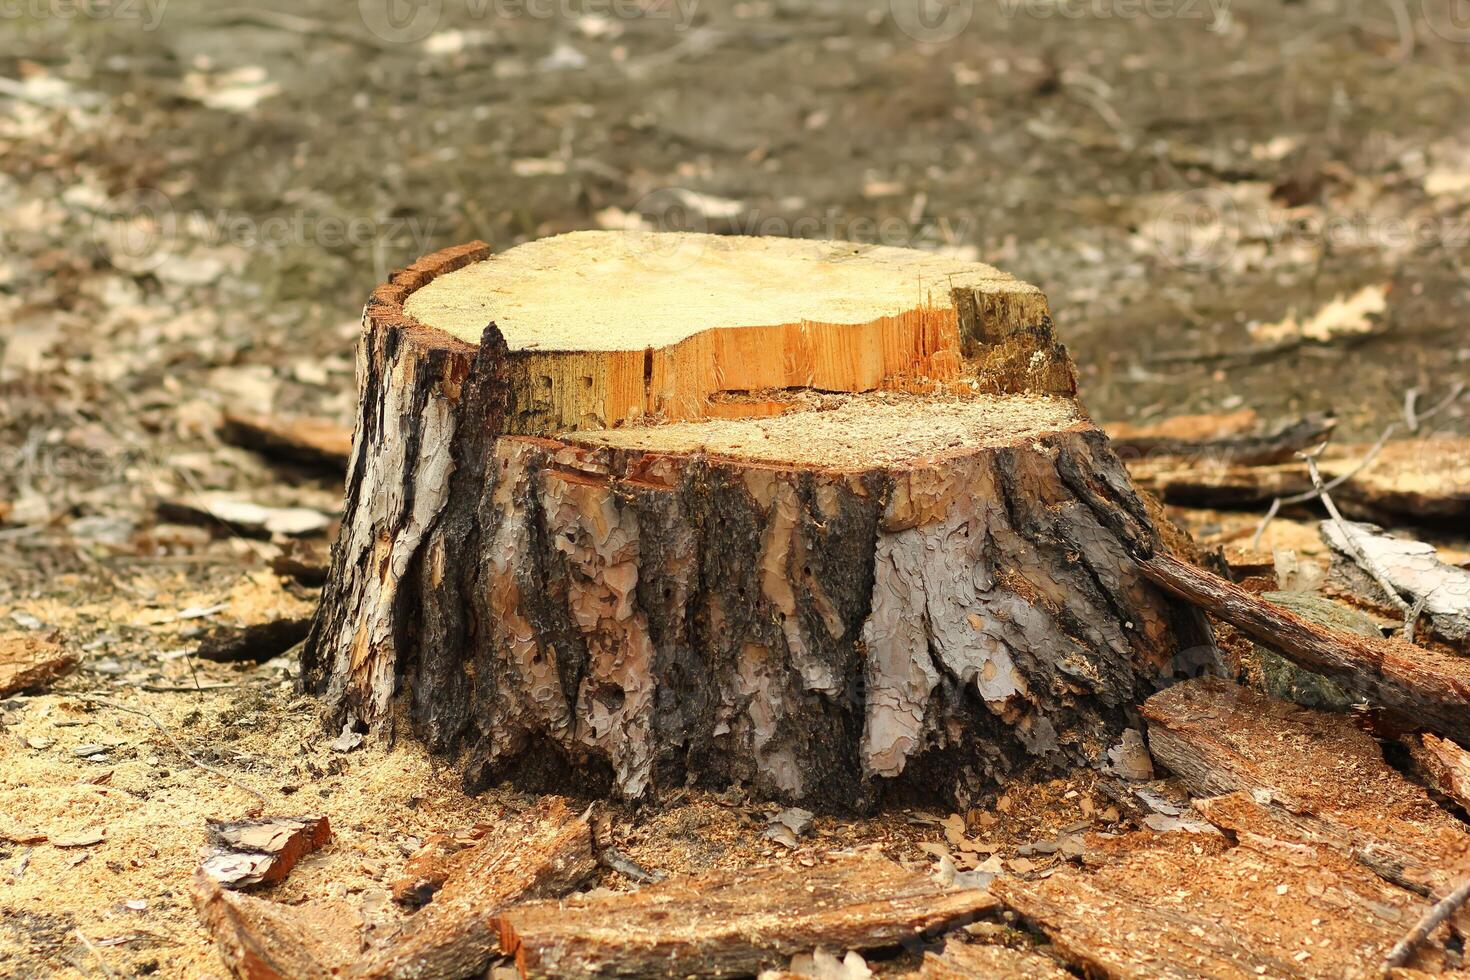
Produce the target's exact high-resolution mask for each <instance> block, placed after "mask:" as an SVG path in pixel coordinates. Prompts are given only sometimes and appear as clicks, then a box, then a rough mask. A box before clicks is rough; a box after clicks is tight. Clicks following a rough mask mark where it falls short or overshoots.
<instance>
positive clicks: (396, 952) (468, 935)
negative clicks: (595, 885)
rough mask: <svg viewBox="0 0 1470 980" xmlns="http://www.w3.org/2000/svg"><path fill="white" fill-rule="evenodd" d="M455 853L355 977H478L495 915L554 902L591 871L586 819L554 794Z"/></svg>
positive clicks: (491, 949) (489, 953)
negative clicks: (438, 880) (425, 900)
mask: <svg viewBox="0 0 1470 980" xmlns="http://www.w3.org/2000/svg"><path fill="white" fill-rule="evenodd" d="M463 853H464V857H463V858H462V859H461V860H459V861H457V862H456V866H455V868H454V869H453V870H452V871H451V872H450V873H449V875H448V876H447V878H446V879H445V881H444V884H443V887H441V888H440V889H439V891H438V892H437V893H436V894H435V895H434V897H433V900H432V901H431V902H430V903H429V904H428V905H427V906H426V907H424V908H423V909H421V910H420V911H419V912H418V913H416V914H415V915H414V916H413V917H412V918H410V919H409V920H408V921H407V922H406V923H405V924H404V925H403V928H402V929H401V930H400V931H399V932H398V933H397V934H396V935H393V936H390V937H388V938H387V940H386V941H385V942H384V943H383V944H382V945H381V946H379V947H378V950H377V952H376V953H375V954H374V955H372V956H370V957H368V958H367V959H366V960H365V961H364V962H363V963H362V964H360V965H359V967H358V968H357V970H356V971H355V973H354V975H355V976H357V977H361V978H364V980H368V978H383V980H387V978H394V980H397V978H404V980H408V978H413V980H455V978H458V977H466V976H479V975H480V974H482V973H483V972H484V971H485V968H486V966H488V965H489V963H490V961H491V959H493V958H494V956H495V954H496V951H497V933H496V927H495V926H494V925H493V921H492V920H493V917H494V916H495V914H496V913H497V912H499V911H501V910H502V909H504V908H505V907H506V906H508V905H510V904H512V903H514V902H521V901H526V900H529V899H558V898H560V897H561V896H563V895H565V894H566V893H568V892H570V891H571V890H572V889H573V888H576V887H577V886H578V885H580V884H582V882H584V881H586V880H587V879H588V878H589V877H591V876H592V874H593V873H594V872H595V871H596V869H597V862H596V859H595V858H594V857H593V851H592V828H591V826H590V825H589V824H588V822H587V819H586V817H585V816H578V815H576V814H575V813H573V812H572V811H571V810H570V809H569V808H568V807H567V805H566V803H565V801H563V800H561V799H559V798H556V797H552V798H550V799H548V800H547V801H546V802H544V803H543V804H542V805H541V806H540V807H538V808H536V809H534V810H532V811H531V812H529V813H527V814H526V815H524V816H523V817H522V818H520V819H519V820H518V821H516V822H515V823H514V824H512V825H511V826H508V827H502V828H499V829H498V830H497V832H496V833H495V834H494V835H493V836H486V837H485V839H483V840H481V841H480V842H478V843H476V844H473V845H471V847H469V848H468V849H467V850H466V851H465V852H463Z"/></svg>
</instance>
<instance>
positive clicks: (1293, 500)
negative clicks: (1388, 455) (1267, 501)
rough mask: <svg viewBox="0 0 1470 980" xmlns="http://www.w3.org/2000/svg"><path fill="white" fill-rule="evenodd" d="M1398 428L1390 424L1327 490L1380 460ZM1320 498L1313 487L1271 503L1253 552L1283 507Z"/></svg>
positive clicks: (1259, 528) (1341, 483)
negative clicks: (1379, 455) (1356, 462)
mask: <svg viewBox="0 0 1470 980" xmlns="http://www.w3.org/2000/svg"><path fill="white" fill-rule="evenodd" d="M1398 428H1399V424H1398V423H1397V422H1393V423H1390V424H1389V426H1388V428H1386V429H1384V430H1383V434H1382V435H1380V436H1379V437H1378V441H1377V442H1375V443H1374V444H1373V445H1372V446H1371V447H1370V448H1369V449H1368V451H1367V452H1366V453H1364V454H1363V458H1362V459H1360V460H1358V465H1357V466H1354V467H1353V468H1352V469H1350V470H1348V471H1347V472H1346V473H1344V474H1342V475H1341V476H1336V477H1333V478H1332V479H1331V480H1329V481H1328V482H1327V489H1328V490H1336V489H1337V488H1338V487H1340V486H1342V485H1343V484H1344V483H1346V482H1347V481H1349V480H1351V479H1352V478H1353V477H1355V476H1357V475H1358V474H1359V473H1361V472H1363V471H1364V470H1365V469H1367V468H1368V467H1369V465H1371V464H1372V462H1373V461H1374V460H1375V459H1377V458H1378V454H1379V453H1381V452H1382V451H1383V447H1384V446H1386V445H1388V439H1389V437H1390V436H1392V435H1393V434H1394V433H1395V432H1397V431H1398ZM1326 448H1327V444H1326V443H1323V446H1322V449H1326ZM1322 449H1319V450H1317V452H1318V453H1319V454H1320V453H1321V452H1322ZM1318 496H1319V494H1318V492H1317V489H1316V488H1315V487H1313V488H1312V489H1311V490H1305V491H1303V492H1301V493H1297V494H1292V495H1291V496H1289V497H1277V498H1276V499H1275V500H1273V501H1271V509H1270V510H1268V511H1266V516H1265V517H1263V518H1261V523H1260V524H1259V525H1258V526H1257V527H1256V534H1255V537H1253V538H1251V550H1252V551H1256V550H1258V549H1259V548H1260V547H1261V535H1263V534H1265V533H1266V526H1267V525H1268V524H1270V523H1271V521H1272V519H1274V518H1275V517H1276V515H1277V514H1278V513H1280V512H1281V508H1282V507H1285V506H1288V505H1291V504H1305V503H1309V502H1311V501H1313V500H1316V499H1317V497H1318Z"/></svg>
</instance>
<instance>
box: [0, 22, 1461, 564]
mask: <svg viewBox="0 0 1470 980" xmlns="http://www.w3.org/2000/svg"><path fill="white" fill-rule="evenodd" d="M0 23H3V30H0V155H3V160H4V170H3V174H0V243H3V252H0V323H3V332H0V351H3V355H0V385H3V393H4V399H3V403H0V450H3V451H4V453H5V454H6V459H7V460H8V461H9V462H10V464H11V465H8V466H4V467H0V499H3V500H4V501H5V502H6V505H7V507H6V510H7V513H5V514H3V515H0V518H3V519H4V520H5V521H6V522H7V524H6V525H4V527H5V528H6V529H5V530H0V540H7V539H8V540H10V541H11V542H12V543H14V542H17V541H18V542H21V544H19V545H16V546H17V547H29V546H30V545H36V546H37V547H39V545H40V544H41V543H42V542H43V541H44V540H45V538H46V535H48V534H50V533H52V532H53V531H56V530H57V529H58V528H62V527H63V526H71V527H73V528H74V529H76V532H77V533H79V534H81V535H83V538H84V539H85V535H88V534H90V535H93V536H99V535H100V536H101V537H100V540H103V541H109V540H125V539H129V536H130V535H134V534H136V532H137V528H138V517H137V514H138V513H142V512H148V513H152V510H153V508H154V505H156V504H157V503H158V502H159V500H160V499H163V498H166V497H167V496H168V494H169V493H171V492H184V491H186V490H189V489H190V488H194V489H196V490H216V489H221V490H232V489H238V488H240V487H251V486H254V485H256V484H259V485H261V486H262V487H263V488H264V489H262V491H261V493H262V494H263V495H264V497H271V496H272V494H275V495H276V496H281V495H283V494H284V495H285V496H286V497H288V498H289V500H287V501H286V502H288V503H291V504H293V505H298V504H306V505H309V506H319V507H320V508H321V509H322V510H323V511H324V512H327V513H331V512H333V510H334V509H335V504H334V500H335V497H336V494H337V493H338V483H337V481H336V480H335V479H323V480H321V481H319V482H318V483H317V484H312V483H311V482H310V481H309V480H293V481H287V482H290V483H291V486H290V487H289V488H286V489H283V488H280V487H274V486H273V485H274V484H276V483H280V482H282V481H280V480H279V479H277V476H278V474H273V473H270V472H266V471H265V470H263V468H262V467H263V464H262V463H261V462H260V461H259V460H258V459H257V458H254V457H251V456H249V455H248V454H244V453H240V452H238V451H233V450H227V449H226V448H225V447H222V446H221V444H220V442H219V440H218V437H217V434H216V432H217V429H218V422H219V413H220V411H221V410H222V409H224V408H235V409H240V410H245V411H258V412H270V413H281V414H286V415H304V416H316V417H322V418H326V419H331V420H335V421H337V422H338V423H341V424H344V425H346V424H350V423H351V420H352V411H353V408H354V393H353V383H352V379H353V348H354V343H355V339H356V335H357V332H358V313H359V310H360V308H361V304H362V302H363V300H364V298H365V297H366V296H367V294H368V292H369V291H370V289H371V288H372V286H373V285H374V284H375V283H377V282H379V281H381V280H382V279H383V278H384V277H385V276H386V275H387V274H388V273H389V272H390V271H391V270H392V269H393V268H395V267H398V266H402V265H404V264H406V263H408V262H409V261H411V260H412V259H414V258H415V257H416V256H418V255H420V254H422V253H424V252H427V251H430V250H433V249H436V248H440V247H442V246H445V245H449V244H453V243H458V242H463V241H466V240H470V239H476V238H479V239H483V240H485V241H487V242H489V243H491V244H492V245H493V246H495V247H496V248H506V247H509V246H512V245H514V244H516V243H517V242H521V241H525V240H527V239H529V238H534V237H537V236H542V235H549V234H554V233H557V232H561V231H565V230H569V229H576V228H589V227H604V228H620V227H621V228H629V227H638V228H656V229H691V230H707V231H712V232H717V233H722V234H776V235H797V236H804V237H820V238H843V239H850V240H855V241H863V242H878V243H882V244H889V245H904V246H913V247H918V248H926V249H934V250H940V251H945V252H949V253H952V254H955V255H959V256H965V257H970V258H977V259H981V260H984V261H987V262H990V263H993V264H996V265H998V266H1000V267H1002V268H1004V269H1006V270H1007V271H1010V272H1013V273H1015V274H1016V275H1018V276H1020V277H1022V278H1025V279H1027V280H1030V281H1032V282H1035V283H1037V284H1039V285H1040V286H1041V287H1042V288H1044V289H1045V290H1046V292H1047V293H1048V294H1049V296H1050V298H1051V300H1052V305H1053V308H1054V310H1055V314H1056V319H1057V322H1058V325H1059V328H1060V330H1061V333H1062V336H1063V337H1064V339H1065V340H1066V341H1067V342H1068V344H1069V345H1070V346H1071V348H1072V350H1073V353H1074V355H1075V357H1076V359H1077V361H1078V363H1079V365H1080V366H1081V369H1082V373H1083V378H1082V381H1083V388H1084V393H1085V397H1086V401H1087V404H1088V406H1089V408H1090V409H1091V410H1092V412H1093V413H1094V414H1095V415H1096V416H1098V417H1099V418H1101V419H1104V420H1107V421H1115V420H1126V421H1130V422H1137V423H1148V422H1150V421H1154V420H1157V419H1159V418H1162V417H1164V416H1168V415H1173V414H1177V413H1180V412H1230V411H1236V410H1240V409H1243V408H1249V409H1254V410H1256V411H1257V412H1258V413H1260V416H1261V417H1262V418H1263V419H1265V420H1267V421H1270V420H1275V419H1284V418H1287V417H1290V416H1295V415H1299V414H1300V413H1304V412H1308V411H1319V410H1334V411H1336V412H1337V414H1338V415H1339V417H1340V418H1341V420H1342V422H1341V426H1340V429H1339V433H1340V434H1341V435H1345V436H1347V437H1351V438H1357V439H1371V438H1373V437H1374V436H1376V435H1377V433H1378V432H1379V431H1380V430H1381V428H1382V427H1383V426H1384V424H1386V422H1387V421H1389V420H1392V419H1394V418H1397V417H1398V416H1399V414H1400V412H1401V406H1402V404H1403V402H1404V399H1405V396H1406V393H1407V392H1408V391H1410V390H1411V389H1413V390H1417V391H1418V392H1419V394H1420V395H1421V396H1422V397H1423V399H1424V402H1423V404H1430V403H1434V402H1436V401H1438V400H1439V399H1440V397H1441V396H1442V395H1443V394H1444V393H1446V392H1448V391H1450V390H1451V385H1453V384H1454V383H1455V382H1456V381H1457V380H1459V379H1462V378H1464V377H1465V375H1466V373H1467V370H1470V330H1467V323H1470V285H1467V277H1466V261H1467V246H1470V111H1467V110H1470V7H1467V6H1466V3H1465V0H1300V2H1278V0H952V2H939V0H846V2H836V0H832V2H821V0H815V2H807V0H779V2H766V0H747V2H728V0H419V2H413V0H361V2H354V3H343V2H334V3H327V2H324V0H305V2H297V3H279V4H250V5H245V4H241V5H231V4H226V3H223V2H219V3H203V2H197V0H105V2H104V0H0ZM1463 411H1464V409H1463V406H1462V405H1458V404H1457V405H1452V406H1450V407H1449V410H1448V411H1446V412H1443V413H1441V414H1440V415H1439V416H1437V417H1436V420H1435V422H1436V426H1437V427H1438V430H1440V431H1448V432H1458V433H1459V434H1464V428H1465V420H1464V417H1463ZM288 491H289V492H288ZM303 495H305V496H303ZM308 498H309V499H308ZM265 502H271V501H269V500H267V501H265ZM276 502H280V501H276ZM130 508H131V509H130ZM135 512H136V513H135ZM78 522H81V523H80V524H78ZM83 550H85V549H83ZM66 555H67V552H66V549H62V551H61V553H60V555H58V554H55V553H52V552H51V551H49V550H48V551H46V552H45V553H44V554H43V553H40V552H39V551H38V553H36V554H32V555H30V556H29V560H27V561H16V560H14V558H13V556H12V557H11V567H12V570H13V571H15V573H16V574H17V575H27V576H28V575H31V574H33V573H34V572H35V571H36V569H37V568H41V569H43V570H44V569H46V568H51V567H63V568H69V569H70V568H74V567H76V565H77V563H76V561H75V560H74V559H72V558H68V557H66ZM38 563H39V564H38Z"/></svg>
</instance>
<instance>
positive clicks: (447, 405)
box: [303, 232, 1198, 808]
mask: <svg viewBox="0 0 1470 980" xmlns="http://www.w3.org/2000/svg"><path fill="white" fill-rule="evenodd" d="M358 375H359V384H360V392H361V404H360V411H359V416H358V424H357V431H356V435H355V438H354V443H353V448H352V457H351V465H350V471H349V475H348V481H347V507H346V512H345V515H344V518H343V524H342V532H341V536H340V539H339V540H338V542H337V545H336V549H335V552H334V556H333V563H332V570H331V573H330V576H329V580H328V582H327V585H326V588H325V591H324V593H323V597H322V603H321V607H320V610H319V612H318V615H317V618H316V621H315V623H314V626H313V629H312V633H311V636H310V638H309V639H308V641H307V644H306V647H305V652H304V654H303V666H304V671H303V674H304V677H305V680H306V683H307V685H308V687H309V688H310V689H312V690H313V691H316V692H319V693H320V694H322V695H323V696H324V697H325V698H326V700H327V702H328V703H329V705H330V706H331V708H332V712H333V718H334V720H335V722H336V723H338V724H346V725H351V726H354V727H355V728H357V729H358V730H368V729H373V730H378V731H383V732H390V731H391V730H392V726H393V725H394V723H395V721H397V723H398V725H399V726H400V728H401V727H402V725H403V724H404V722H405V720H406V721H407V723H408V724H409V725H410V726H411V728H412V731H413V732H414V733H415V734H416V735H417V736H418V737H420V738H422V739H423V740H425V741H426V742H427V743H428V745H429V746H430V747H431V748H432V749H433V750H435V751H437V752H441V753H455V754H457V755H458V756H459V758H460V759H461V761H462V764H463V766H464V771H465V776H466V783H467V786H468V787H469V788H470V789H471V790H474V789H477V788H480V787H483V786H485V785H488V784H490V783H492V782H495V781H499V780H503V779H511V780H514V781H515V782H516V784H517V785H520V786H522V787H524V788H526V789H531V790H542V791H559V792H571V793H575V794H579V795H587V794H610V795H615V796H620V797H623V798H629V799H636V798H640V797H644V796H647V795H649V794H657V793H658V792H660V791H668V790H672V789H676V788H680V787H684V786H686V785H704V786H710V787H715V788H721V789H723V788H725V787H728V786H731V785H736V784H738V785H741V786H743V787H744V788H745V789H746V790H747V791H748V792H750V793H752V794H753V795H756V796H760V797H764V798H771V799H780V800H784V801H790V802H803V803H806V804H808V805H817V806H821V807H827V808H852V807H861V806H865V805H868V804H870V803H872V802H873V801H874V800H876V799H877V797H878V795H879V792H880V790H882V789H883V788H884V787H886V786H890V785H897V786H899V787H908V788H910V789H915V790H919V791H922V792H923V793H925V794H927V795H934V794H937V795H940V796H943V797H946V798H949V799H951V800H958V801H960V802H964V801H966V800H968V799H972V798H974V797H975V796H976V795H977V794H978V793H980V792H982V791H983V790H984V789H985V788H986V787H988V786H989V785H993V783H994V782H995V781H996V780H997V779H999V778H1001V777H1004V776H1008V775H1013V774H1016V773H1018V772H1021V771H1024V770H1032V769H1038V770H1039V769H1044V768H1047V767H1059V766H1065V765H1073V764H1076V763H1079V762H1085V761H1091V760H1096V759H1097V758H1099V756H1100V755H1101V754H1102V753H1104V752H1105V751H1106V749H1107V747H1108V746H1109V745H1110V744H1112V743H1113V742H1115V741H1116V739H1117V737H1118V736H1119V733H1120V732H1121V731H1122V729H1123V728H1125V727H1127V726H1128V725H1129V724H1130V720H1136V715H1135V714H1134V711H1133V709H1134V706H1135V705H1137V704H1138V703H1140V702H1141V701H1142V699H1143V698H1145V697H1146V696H1147V695H1148V694H1149V693H1151V692H1152V691H1153V690H1154V689H1155V688H1156V686H1157V685H1158V683H1159V681H1160V678H1161V676H1163V675H1164V674H1165V673H1167V671H1168V669H1169V666H1170V664H1171V658H1173V656H1174V655H1175V654H1176V652H1177V651H1178V650H1179V649H1180V648H1181V646H1182V645H1184V646H1187V645H1188V644H1189V643H1191V642H1195V640H1196V639H1197V638H1198V634H1197V632H1196V629H1197V624H1198V620H1197V619H1196V617H1195V615H1194V614H1193V612H1192V611H1190V610H1188V609H1187V608H1185V607H1183V606H1178V605H1175V604H1174V603H1173V600H1171V599H1169V598H1168V597H1167V596H1165V595H1164V594H1162V593H1160V592H1159V591H1157V590H1156V588H1155V587H1154V586H1153V585H1152V584H1150V583H1149V582H1148V581H1147V580H1146V579H1144V578H1143V577H1141V576H1140V574H1139V573H1138V572H1137V571H1136V570H1135V566H1134V564H1133V562H1132V561H1130V559H1129V557H1128V550H1129V548H1130V547H1137V546H1139V545H1144V546H1150V545H1152V543H1153V542H1154V541H1155V539H1156V531H1155V528H1154V526H1153V524H1152V523H1151V521H1150V518H1149V514H1148V512H1147V511H1146V509H1145V507H1144V505H1143V503H1142V502H1141V501H1140V499H1139V498H1138V497H1137V496H1136V494H1135V493H1134V490H1133V488H1132V486H1131V484H1130V483H1129V481H1128V477H1127V475H1126V473H1125V471H1124V469H1123V467H1122V466H1121V465H1120V463H1119V461H1118V460H1117V459H1116V458H1115V457H1114V455H1113V453H1112V452H1111V451H1110V449H1109V447H1108V444H1107V440H1106V438H1105V437H1104V435H1103V434H1102V432H1101V431H1100V430H1099V429H1098V428H1097V427H1096V426H1095V425H1093V423H1092V422H1091V421H1090V420H1089V419H1088V417H1087V415H1086V414H1085V412H1084V410H1083V408H1082V407H1081V405H1080V404H1079V402H1078V400H1077V397H1076V395H1077V392H1076V377H1075V371H1074V368H1073V365H1072V363H1071V360H1070V359H1069V357H1068V355H1067V352H1066V349H1065V348H1064V347H1063V346H1061V345H1060V344H1059V343H1058V342H1057V341H1056V339H1055V337H1054V335H1053V331H1052V322H1051V318H1050V315H1049V312H1048V308H1047V304H1046V300H1045V297H1044V296H1043V295H1042V294H1041V293H1040V291H1038V290H1037V289H1036V288H1035V287H1034V286H1030V285H1028V284H1026V283H1023V282H1019V281H1017V280H1016V279H1015V278H1013V277H1011V276H1008V275H1006V274H1004V273H1002V272H999V271H997V270H995V269H993V268H990V267H988V266H985V265H980V264H977V263H969V262H962V261H958V260H954V259H949V258H944V257H941V256H937V255H933V254H929V253H923V252H917V251H911V250H907V249H895V248H886V247H869V246H858V245H853V244H848V243H838V242H811V241H800V240H790V239H762V238H722V237H717V236H704V235H699V236H691V235H683V236H661V235H660V236H648V235H622V234H618V233H607V232H580V233H574V234H568V235H561V236H558V237H555V238H550V239H544V240H541V241H537V242H532V243H529V244H526V245H521V246H519V247H516V248H513V249H511V250H509V251H507V252H505V253H504V254H501V255H497V256H491V255H490V252H489V249H488V248H486V247H485V246H483V245H480V244H478V243H476V244H472V245H467V246H463V247H460V248H455V249H450V250H447V251H444V252H439V253H437V254H435V255H432V256H429V257H428V258H425V259H423V260H422V261H420V262H419V263H418V264H416V265H414V266H413V267H411V268H409V269H407V270H405V271H403V272H400V273H398V274H396V275H395V276H394V277H393V278H392V280H391V281H390V282H389V283H388V284H386V285H384V286H381V287H379V289H378V290H377V291H376V292H375V293H374V294H373V297H372V299H371V300H370V301H369V303H368V305H367V309H366V311H365V314H364V333H363V340H362V345H361V349H360V353H359V363H358ZM395 699H397V700H400V701H401V702H402V703H403V710H402V711H395V710H394V707H395Z"/></svg>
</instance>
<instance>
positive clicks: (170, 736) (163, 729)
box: [71, 694, 269, 803]
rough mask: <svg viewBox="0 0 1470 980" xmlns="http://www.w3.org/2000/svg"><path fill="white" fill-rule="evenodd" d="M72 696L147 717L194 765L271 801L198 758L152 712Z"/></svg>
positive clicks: (238, 787)
mask: <svg viewBox="0 0 1470 980" xmlns="http://www.w3.org/2000/svg"><path fill="white" fill-rule="evenodd" d="M71 697H74V698H76V699H77V700H79V701H88V702H91V703H92V704H100V705H102V706H103V707H107V708H111V709H113V710H114V711H125V712H127V713H128V714H130V715H137V716H139V717H140V718H146V719H148V720H149V721H150V722H152V723H153V727H154V728H157V729H158V730H159V731H160V732H162V733H163V737H164V738H166V739H168V740H169V741H170V742H171V743H173V747H174V748H176V749H178V750H179V753H180V754H181V755H182V756H183V757H184V758H185V759H188V760H189V761H190V762H192V763H193V764H194V765H196V766H198V767H199V768H200V769H203V770H204V771H205V772H207V773H209V774H210V775H213V776H218V777H219V778H220V779H223V780H224V781H225V782H227V783H229V784H230V785H231V786H234V787H235V788H236V789H242V790H244V791H245V792H247V793H249V794H250V795H251V796H253V797H255V798H256V799H257V800H259V801H260V802H262V803H268V802H269V801H268V800H267V799H266V798H265V794H263V793H261V792H260V791H259V790H257V789H254V788H252V787H250V786H247V785H245V784H244V783H242V782H240V781H239V780H238V779H236V778H235V777H234V776H231V775H230V774H229V773H227V772H222V771H220V770H219V769H216V768H214V767H213V766H211V765H208V764H206V763H203V762H200V761H199V760H198V759H196V758H195V757H194V756H193V755H192V754H191V753H190V752H189V750H188V749H186V748H184V744H183V743H182V742H180V741H179V740H178V739H177V738H175V737H174V733H173V732H171V731H169V730H168V728H167V727H165V726H164V724H163V722H161V721H159V720H158V719H157V718H155V717H154V716H153V715H152V714H150V713H149V712H147V711H144V710H143V709H142V708H133V707H129V706H128V705H126V704H119V703H118V702H116V701H113V700H112V699H110V698H100V697H98V696H97V695H95V694H73V695H71Z"/></svg>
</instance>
